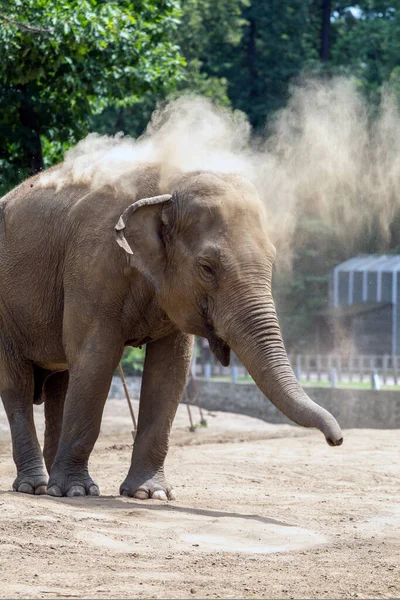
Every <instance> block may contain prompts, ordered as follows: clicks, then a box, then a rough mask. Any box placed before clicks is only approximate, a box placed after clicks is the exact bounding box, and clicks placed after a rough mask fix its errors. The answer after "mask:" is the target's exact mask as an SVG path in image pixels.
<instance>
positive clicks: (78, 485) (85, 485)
mask: <svg viewBox="0 0 400 600" xmlns="http://www.w3.org/2000/svg"><path fill="white" fill-rule="evenodd" d="M47 493H48V494H49V496H57V497H61V496H68V497H73V496H99V495H100V490H99V488H98V486H97V485H96V484H95V482H94V481H93V479H92V478H91V477H90V476H89V475H88V472H87V471H86V470H85V471H83V472H82V473H73V474H71V475H68V474H65V473H62V472H60V471H57V472H56V473H51V475H50V480H49V483H48V485H47Z"/></svg>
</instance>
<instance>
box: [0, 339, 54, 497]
mask: <svg viewBox="0 0 400 600" xmlns="http://www.w3.org/2000/svg"><path fill="white" fill-rule="evenodd" d="M0 374H1V376H0V395H1V398H2V400H3V404H4V408H5V411H6V414H7V417H8V421H9V423H10V429H11V438H12V448H13V458H14V462H15V465H16V467H17V478H16V479H15V481H14V483H13V489H14V490H15V491H17V492H25V493H27V494H45V493H46V484H47V476H46V472H45V470H44V466H43V457H42V452H41V449H40V445H39V442H38V439H37V436H36V429H35V423H34V420H33V396H34V387H35V382H34V372H33V365H32V363H30V362H28V361H26V360H24V359H21V358H20V357H19V356H17V355H16V354H15V353H14V352H13V351H12V350H11V349H10V348H9V347H8V348H7V352H5V350H4V346H1V347H0Z"/></svg>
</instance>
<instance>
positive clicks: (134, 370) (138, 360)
mask: <svg viewBox="0 0 400 600" xmlns="http://www.w3.org/2000/svg"><path fill="white" fill-rule="evenodd" d="M144 356H145V349H144V348H130V347H129V348H125V351H124V355H123V357H122V360H121V364H122V368H123V371H124V374H125V375H126V376H128V375H141V374H142V372H143V363H144Z"/></svg>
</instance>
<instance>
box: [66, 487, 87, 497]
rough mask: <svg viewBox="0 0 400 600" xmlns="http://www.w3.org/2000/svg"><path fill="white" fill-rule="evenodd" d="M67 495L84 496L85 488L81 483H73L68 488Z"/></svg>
mask: <svg viewBox="0 0 400 600" xmlns="http://www.w3.org/2000/svg"><path fill="white" fill-rule="evenodd" d="M67 496H68V497H69V498H74V497H75V496H86V491H85V488H84V487H83V486H82V485H73V486H72V487H71V488H70V489H69V490H68V492H67Z"/></svg>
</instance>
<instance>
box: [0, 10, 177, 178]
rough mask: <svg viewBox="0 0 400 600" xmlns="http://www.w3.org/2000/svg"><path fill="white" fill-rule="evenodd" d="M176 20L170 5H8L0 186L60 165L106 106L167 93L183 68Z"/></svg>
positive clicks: (2, 36)
mask: <svg viewBox="0 0 400 600" xmlns="http://www.w3.org/2000/svg"><path fill="white" fill-rule="evenodd" d="M178 17H179V11H178V5H177V2H175V0H135V1H130V0H119V1H118V2H106V1H104V0H79V1H78V0H68V1H67V0H50V1H48V0H13V2H9V3H7V4H6V5H5V6H4V7H3V12H2V13H0V20H1V21H2V24H1V28H0V56H1V61H0V134H1V140H2V142H1V147H0V167H1V177H2V180H3V184H4V179H5V176H10V175H12V174H14V177H11V179H14V180H15V181H10V180H9V181H8V182H7V183H8V184H13V183H15V182H17V181H18V180H20V179H21V178H22V177H23V176H24V175H26V174H27V173H34V172H37V171H38V170H40V169H41V168H43V166H48V164H50V163H51V162H52V161H54V160H55V159H57V158H60V157H61V155H62V153H63V149H64V148H65V146H66V145H69V144H71V143H74V142H75V141H76V140H77V139H78V138H79V137H81V136H83V135H85V134H86V133H87V131H88V128H89V127H88V125H89V117H90V116H91V115H92V114H95V113H99V112H101V111H102V110H103V109H104V108H105V107H106V106H107V105H109V104H118V105H120V106H124V105H126V104H129V103H134V102H135V101H137V100H138V99H139V98H141V97H142V96H143V94H145V93H148V92H152V93H153V92H160V91H162V92H163V93H167V92H168V90H170V89H172V88H174V86H175V85H176V84H177V82H178V81H179V80H180V79H181V77H182V67H183V64H184V60H183V59H182V57H181V55H180V53H179V48H178V46H177V45H176V43H175V41H174V33H175V31H176V27H177V24H178ZM43 147H44V148H45V150H46V151H49V154H46V155H45V156H44V157H43V156H42V154H43V152H42V151H43ZM0 185H1V182H0ZM3 187H4V186H3Z"/></svg>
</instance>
